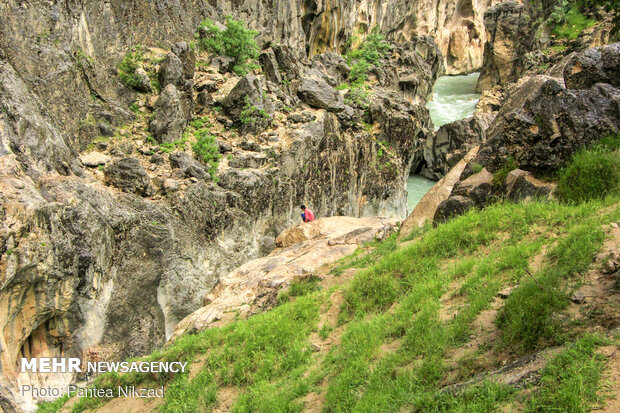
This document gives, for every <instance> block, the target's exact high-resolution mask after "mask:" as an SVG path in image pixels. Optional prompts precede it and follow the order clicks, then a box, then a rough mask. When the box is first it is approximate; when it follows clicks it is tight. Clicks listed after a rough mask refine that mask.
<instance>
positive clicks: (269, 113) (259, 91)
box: [222, 75, 273, 133]
mask: <svg viewBox="0 0 620 413" xmlns="http://www.w3.org/2000/svg"><path fill="white" fill-rule="evenodd" d="M222 108H224V111H225V112H226V114H227V115H228V116H230V117H231V118H232V119H233V120H235V121H236V122H240V123H241V126H242V127H244V131H245V132H246V133H248V132H250V133H258V132H260V131H261V130H262V129H264V128H265V127H266V126H267V125H268V124H269V123H270V122H271V119H272V117H273V105H272V104H271V99H269V96H267V93H266V92H265V85H264V81H263V79H262V78H257V77H256V76H254V75H246V76H244V77H242V78H241V79H240V80H239V82H237V84H236V85H235V87H234V88H233V89H232V90H231V91H230V93H229V94H228V95H227V96H226V97H225V98H224V99H223V100H222ZM248 119H249V122H248Z"/></svg>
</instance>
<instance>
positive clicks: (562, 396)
mask: <svg viewBox="0 0 620 413" xmlns="http://www.w3.org/2000/svg"><path fill="white" fill-rule="evenodd" d="M618 198H619V197H618V196H617V195H614V196H608V197H607V198H606V199H605V200H598V201H590V202H587V203H582V204H580V205H562V204H559V203H555V202H531V203H525V204H510V203H500V204H496V205H493V206H491V207H488V208H486V209H485V210H483V211H470V212H469V213H467V214H466V215H464V216H462V217H459V218H457V219H454V220H452V221H450V222H448V223H445V224H442V225H439V226H437V227H436V228H430V227H428V228H425V229H424V230H420V231H418V232H416V233H414V234H411V235H410V236H409V237H407V238H410V240H401V241H399V240H397V238H396V236H393V237H391V238H389V239H388V240H386V241H384V242H382V243H376V244H371V245H369V246H366V247H364V248H363V249H360V250H359V251H358V252H356V254H354V255H353V256H350V257H347V258H346V259H345V260H343V261H342V262H340V263H339V264H338V265H337V266H336V267H334V268H333V270H332V272H331V274H327V275H324V278H325V280H329V279H332V281H330V282H325V281H318V279H316V278H314V279H308V280H304V281H301V282H300V283H299V284H297V285H295V286H294V287H293V288H292V289H291V290H290V291H289V292H287V293H285V294H283V295H282V296H281V297H280V300H279V302H280V305H279V306H278V307H276V308H275V309H274V310H272V311H269V312H266V313H263V314H259V315H256V316H254V317H251V318H249V319H248V320H240V321H237V322H234V323H232V324H229V325H227V326H225V327H223V328H215V329H210V330H207V331H203V332H201V333H199V334H195V335H187V336H184V337H182V338H180V339H179V340H177V341H175V342H174V343H172V345H170V346H169V347H168V348H166V349H164V350H162V351H160V352H156V353H154V354H152V355H150V356H148V357H147V359H149V360H169V361H176V360H189V361H191V362H192V363H193V364H192V368H191V372H190V373H189V374H183V375H177V376H165V375H148V374H126V375H123V376H118V375H105V376H101V377H99V378H97V379H96V380H95V383H96V386H97V387H106V386H112V387H113V388H114V387H115V386H117V385H119V384H136V385H140V386H159V385H162V384H165V385H166V386H167V389H166V394H165V399H164V400H163V403H160V404H159V405H158V406H159V407H160V408H161V411H162V412H191V411H212V409H222V407H223V404H226V403H227V404H226V406H224V407H232V411H236V412H289V411H302V410H308V411H333V412H349V411H353V412H355V411H358V412H389V411H425V412H428V411H437V412H439V411H463V412H472V411H480V412H485V411H495V410H496V409H497V408H498V407H499V406H512V407H513V408H514V409H515V410H516V411H550V410H554V411H588V410H589V409H590V408H591V407H592V406H594V405H596V404H597V403H598V402H600V395H601V394H602V393H601V391H600V386H601V375H602V374H603V368H604V366H605V356H603V355H600V354H598V353H597V352H596V349H597V347H599V346H604V345H609V344H613V342H614V340H616V338H615V337H613V336H609V335H607V334H605V333H604V329H602V328H601V327H600V326H599V325H600V324H601V322H600V319H601V317H604V316H605V315H606V314H605V313H606V312H608V311H611V310H610V309H609V308H598V309H597V311H595V312H590V313H588V314H585V311H581V309H579V308H577V309H575V308H573V307H578V306H577V305H575V304H571V303H570V300H569V297H570V296H571V293H572V291H573V290H575V289H576V288H578V287H580V286H581V285H582V284H583V283H584V282H587V280H588V278H587V276H586V274H587V272H588V270H589V269H592V268H593V269H592V271H596V266H597V265H598V264H596V263H594V262H593V259H594V257H595V256H596V254H597V252H599V250H600V249H601V247H602V245H603V244H604V243H605V242H606V240H607V242H608V243H609V242H617V241H618V240H613V239H611V238H610V237H612V236H613V234H611V235H610V233H609V231H607V232H606V230H605V227H604V225H606V224H610V223H611V222H617V221H618V220H620V208H619V207H618ZM612 245H613V244H612ZM509 286H516V288H514V290H513V291H512V292H511V293H510V295H509V296H508V298H507V299H505V300H502V299H500V298H497V294H498V292H500V290H502V289H504V288H506V287H509ZM610 294H615V295H616V297H617V294H618V291H617V290H614V291H613V292H610ZM616 304H617V301H616ZM603 307H604V306H603ZM571 309H572V310H573V311H572V312H571V311H569V310H571ZM563 311H564V312H563ZM616 343H617V342H616ZM545 348H554V351H553V352H551V353H549V354H550V355H549V356H548V357H547V359H545V361H548V360H550V361H549V362H548V363H547V366H546V367H545V368H544V369H543V370H542V371H539V372H538V373H537V374H538V376H539V378H537V379H536V380H535V381H534V382H533V383H532V384H528V383H521V382H519V383H510V381H509V380H508V381H507V380H504V379H505V378H504V377H503V376H502V375H501V374H499V375H494V374H491V375H489V376H488V377H487V378H480V377H479V373H481V372H484V371H494V370H497V369H498V368H500V367H504V366H507V365H510V363H511V362H513V361H515V360H518V359H520V358H521V357H522V356H524V355H526V354H531V353H536V352H538V351H540V350H543V349H545ZM472 378H473V380H470V379H472ZM494 378H496V379H494ZM468 381H469V382H468ZM457 383H458V385H454V384H457ZM224 399H226V400H224ZM104 402H105V400H102V399H87V398H85V399H80V400H79V401H77V402H74V403H70V405H69V404H68V405H67V406H65V408H64V409H63V410H66V411H73V412H81V411H85V410H87V409H91V408H95V407H98V406H99V405H101V404H103V403H104ZM63 403H64V400H61V401H58V402H56V403H54V404H53V405H45V406H42V408H41V411H46V412H47V411H56V410H57V409H59V408H60V407H61V405H62V404H63ZM222 410H225V409H222ZM222 410H220V411H222Z"/></svg>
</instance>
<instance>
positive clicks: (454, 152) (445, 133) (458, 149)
mask: <svg viewBox="0 0 620 413" xmlns="http://www.w3.org/2000/svg"><path fill="white" fill-rule="evenodd" d="M492 119H493V117H492V116H490V115H488V114H476V115H474V116H471V117H469V118H466V119H461V120H457V121H455V122H452V123H448V124H446V125H443V126H442V127H440V128H439V130H438V131H437V132H436V133H434V134H432V135H430V136H429V138H428V139H426V142H425V144H424V161H425V168H423V169H422V170H421V172H420V174H421V175H424V176H426V177H427V178H429V179H433V180H439V179H441V177H443V176H444V175H445V174H447V173H448V171H449V170H450V169H451V168H452V167H454V165H456V164H457V162H459V161H460V160H461V159H463V157H464V156H465V155H466V154H467V153H468V152H469V151H470V150H471V148H473V147H474V146H476V145H479V144H480V143H482V142H484V140H485V139H486V129H487V128H488V126H489V124H490V122H491V120H492Z"/></svg>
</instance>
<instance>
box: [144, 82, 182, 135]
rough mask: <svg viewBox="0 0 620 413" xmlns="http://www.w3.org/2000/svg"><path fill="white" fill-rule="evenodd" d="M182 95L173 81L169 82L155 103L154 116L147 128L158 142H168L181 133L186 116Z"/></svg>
mask: <svg viewBox="0 0 620 413" xmlns="http://www.w3.org/2000/svg"><path fill="white" fill-rule="evenodd" d="M181 99H182V97H181V94H180V93H179V91H178V89H177V88H176V86H175V85H174V84H173V83H169V84H168V85H167V86H166V87H165V88H164V90H163V91H162V93H161V95H159V99H157V102H156V103H155V116H154V117H153V119H151V121H150V122H149V130H150V131H151V133H152V134H153V137H154V138H155V139H156V140H157V141H158V142H160V143H170V142H174V141H175V140H178V139H180V138H181V136H182V135H183V129H185V126H186V125H187V118H186V115H185V111H184V110H183V104H182V101H181Z"/></svg>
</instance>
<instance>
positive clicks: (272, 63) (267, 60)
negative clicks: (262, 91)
mask: <svg viewBox="0 0 620 413" xmlns="http://www.w3.org/2000/svg"><path fill="white" fill-rule="evenodd" d="M258 61H259V62H260V65H261V67H262V69H263V73H265V76H266V77H267V80H269V81H271V82H273V83H275V84H276V85H279V84H280V83H282V75H280V68H279V67H278V60H277V59H276V54H275V53H274V52H273V49H271V48H269V49H267V50H265V51H264V52H262V53H261V54H260V56H259V57H258Z"/></svg>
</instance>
